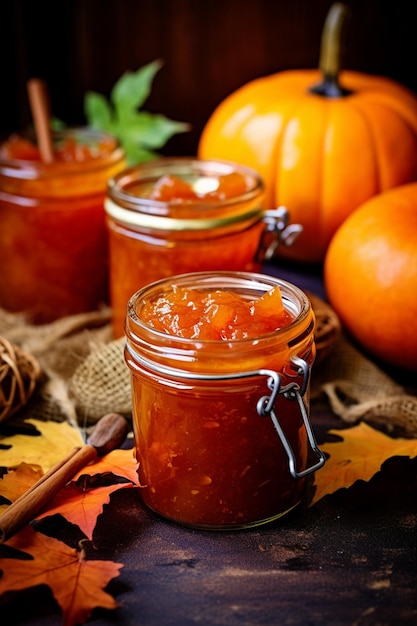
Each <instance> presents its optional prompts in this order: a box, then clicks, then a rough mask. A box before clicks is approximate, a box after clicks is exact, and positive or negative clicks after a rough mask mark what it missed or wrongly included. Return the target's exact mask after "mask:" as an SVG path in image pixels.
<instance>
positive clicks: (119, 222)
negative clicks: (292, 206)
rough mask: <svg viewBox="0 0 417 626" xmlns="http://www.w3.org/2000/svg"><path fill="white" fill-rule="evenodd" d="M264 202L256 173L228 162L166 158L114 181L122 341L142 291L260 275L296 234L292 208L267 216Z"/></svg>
mask: <svg viewBox="0 0 417 626" xmlns="http://www.w3.org/2000/svg"><path fill="white" fill-rule="evenodd" d="M263 197H264V186H263V182H262V180H261V179H260V177H259V175H258V174H257V173H256V172H255V171H254V170H251V169H249V168H245V167H242V166H239V165H237V164H234V163H227V162H224V161H215V160H212V161H203V160H198V159H191V158H165V159H160V160H157V161H152V162H150V163H145V164H142V165H139V166H137V167H133V168H130V169H127V170H126V171H124V172H121V173H120V174H119V175H117V176H116V177H114V179H113V180H111V181H110V182H109V189H108V198H107V200H106V204H105V207H106V212H107V218H108V219H107V225H108V230H109V245H110V299H111V303H112V309H113V330H114V335H115V337H118V336H121V335H123V327H124V320H125V313H126V305H127V302H128V300H129V298H130V297H131V296H132V295H133V294H134V293H135V291H136V290H137V289H138V288H139V287H141V286H144V285H147V284H149V283H152V282H154V281H156V280H159V279H161V278H165V277H169V276H174V275H178V274H182V273H187V272H195V271H207V270H214V271H216V270H240V271H258V270H259V269H260V264H261V262H262V261H263V260H265V259H266V258H269V256H270V255H272V254H273V253H274V251H275V248H276V247H277V245H278V242H279V239H280V238H279V236H278V232H279V233H280V234H281V233H282V232H284V231H285V233H286V235H287V234H288V232H289V230H288V228H287V216H288V214H287V212H286V210H285V209H284V208H283V207H280V208H279V209H273V210H271V211H265V210H263V209H262V203H263ZM294 227H296V228H297V227H298V225H293V226H292V229H290V235H292V234H294ZM282 239H283V240H284V239H285V237H283V238H282ZM285 244H286V245H289V240H288V239H286V240H285Z"/></svg>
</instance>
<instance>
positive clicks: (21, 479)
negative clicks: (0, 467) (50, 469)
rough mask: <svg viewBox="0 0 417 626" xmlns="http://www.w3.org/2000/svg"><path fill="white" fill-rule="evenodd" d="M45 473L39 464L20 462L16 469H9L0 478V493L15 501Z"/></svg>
mask: <svg viewBox="0 0 417 626" xmlns="http://www.w3.org/2000/svg"><path fill="white" fill-rule="evenodd" d="M42 475H43V471H42V468H41V467H39V465H35V466H33V465H29V464H28V463H20V464H19V465H18V466H17V468H16V469H14V470H9V471H8V472H7V473H6V474H5V475H4V476H3V478H2V480H0V495H2V496H3V497H4V498H7V500H10V502H14V501H15V500H17V498H19V497H20V496H21V495H22V494H24V493H25V492H26V491H27V490H28V489H29V488H30V487H32V485H34V484H35V483H36V481H37V480H39V478H41V476H42Z"/></svg>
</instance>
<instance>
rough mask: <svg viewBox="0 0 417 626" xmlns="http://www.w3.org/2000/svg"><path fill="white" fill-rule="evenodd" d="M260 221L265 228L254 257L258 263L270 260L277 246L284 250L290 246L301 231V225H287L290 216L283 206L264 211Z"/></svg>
mask: <svg viewBox="0 0 417 626" xmlns="http://www.w3.org/2000/svg"><path fill="white" fill-rule="evenodd" d="M262 221H263V222H264V224H265V228H264V230H263V232H262V235H261V239H260V242H259V246H258V250H257V252H256V255H255V260H256V261H257V262H258V263H263V262H264V261H269V260H270V259H272V257H273V256H274V254H275V252H276V251H277V249H278V248H279V246H281V245H282V246H285V247H286V248H288V247H290V246H292V244H293V243H294V241H295V240H296V239H297V237H298V236H299V235H300V234H301V233H302V231H303V227H302V226H301V224H290V223H289V221H290V214H289V212H288V210H287V209H286V207H284V206H279V207H277V208H276V209H270V210H268V211H264V212H263V214H262Z"/></svg>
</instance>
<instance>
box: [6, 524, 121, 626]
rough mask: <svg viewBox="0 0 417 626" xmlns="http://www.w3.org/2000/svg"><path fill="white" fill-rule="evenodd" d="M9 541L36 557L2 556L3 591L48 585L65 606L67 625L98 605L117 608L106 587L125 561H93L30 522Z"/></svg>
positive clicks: (87, 615) (62, 605)
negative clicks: (43, 532)
mask: <svg viewBox="0 0 417 626" xmlns="http://www.w3.org/2000/svg"><path fill="white" fill-rule="evenodd" d="M7 545H9V546H12V547H13V548H16V549H17V550H21V551H23V552H26V553H29V554H30V555H31V556H32V557H33V560H21V559H10V558H3V559H0V568H1V569H2V570H3V576H2V578H1V579H0V594H3V593H5V592H6V591H18V590H20V589H26V588H28V587H35V586H37V585H42V584H44V585H48V586H49V587H50V588H51V590H52V593H53V595H54V597H55V599H56V601H57V602H58V604H59V606H60V607H61V609H62V614H63V625H64V626H75V624H81V623H84V622H85V621H86V620H87V619H88V618H89V617H90V615H91V612H92V610H93V609H94V608H96V607H102V608H105V609H115V608H117V607H118V606H119V605H118V603H117V602H116V601H115V599H114V598H113V597H112V596H111V595H109V594H108V593H106V592H105V591H103V590H104V588H105V587H106V586H107V584H108V583H109V581H110V580H112V579H113V578H115V577H116V576H118V575H119V570H120V569H121V568H122V567H123V565H122V564H121V563H113V562H112V561H92V560H91V561H90V560H86V559H85V554H84V551H83V550H81V551H77V550H74V549H73V548H70V547H68V546H67V545H65V544H64V543H62V542H61V541H58V540H57V539H53V538H52V537H47V536H46V535H43V534H42V533H39V532H35V531H34V530H33V528H32V527H31V526H27V527H26V528H25V529H24V530H22V531H21V532H20V533H18V534H17V535H16V536H15V537H13V538H12V539H9V541H8V542H7Z"/></svg>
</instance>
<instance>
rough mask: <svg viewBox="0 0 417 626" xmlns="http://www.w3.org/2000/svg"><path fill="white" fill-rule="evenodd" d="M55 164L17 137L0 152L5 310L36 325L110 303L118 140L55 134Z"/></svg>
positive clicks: (0, 298)
mask: <svg viewBox="0 0 417 626" xmlns="http://www.w3.org/2000/svg"><path fill="white" fill-rule="evenodd" d="M53 141H54V160H53V162H52V163H43V162H42V161H41V158H40V154H39V151H38V148H37V147H36V145H35V143H34V142H32V141H30V140H29V139H26V138H24V137H19V136H13V137H11V138H9V140H8V141H6V142H5V143H4V144H3V145H2V146H1V148H0V250H1V263H2V278H1V281H0V307H3V308H5V309H7V310H9V311H12V312H25V313H26V315H27V317H28V319H29V320H30V321H31V322H33V323H46V322H50V321H52V320H54V319H57V318H59V317H63V316H66V315H71V314H75V313H80V312H83V311H91V310H94V309H97V308H98V307H99V306H100V305H101V304H104V303H108V301H109V297H108V246H107V229H106V224H105V212H104V199H105V195H106V189H107V180H108V179H109V178H110V177H112V176H114V175H115V174H116V173H117V172H118V171H119V170H121V169H123V168H124V167H125V160H124V153H123V151H122V149H121V147H120V146H119V144H118V143H117V141H116V140H115V139H114V138H112V137H110V136H108V135H105V134H103V133H99V132H96V131H93V130H91V129H87V128H79V129H68V130H65V131H62V132H59V133H55V134H54V136H53Z"/></svg>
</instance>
